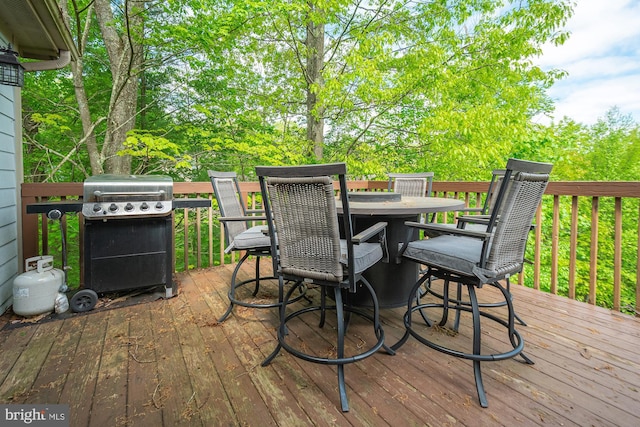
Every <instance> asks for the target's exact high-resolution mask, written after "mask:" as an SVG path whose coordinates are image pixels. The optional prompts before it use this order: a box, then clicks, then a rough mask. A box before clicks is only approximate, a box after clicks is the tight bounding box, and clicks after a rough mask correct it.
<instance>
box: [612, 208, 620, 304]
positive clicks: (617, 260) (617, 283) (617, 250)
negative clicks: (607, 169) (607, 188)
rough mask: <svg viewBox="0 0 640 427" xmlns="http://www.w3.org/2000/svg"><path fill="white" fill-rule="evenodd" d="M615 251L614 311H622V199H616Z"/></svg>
mask: <svg viewBox="0 0 640 427" xmlns="http://www.w3.org/2000/svg"><path fill="white" fill-rule="evenodd" d="M613 239H614V249H613V309H614V310H615V311H620V285H621V280H620V279H621V274H622V199H621V198H620V197H616V198H615V236H614V238H613Z"/></svg>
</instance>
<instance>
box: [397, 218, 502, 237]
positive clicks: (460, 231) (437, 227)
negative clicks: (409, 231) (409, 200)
mask: <svg viewBox="0 0 640 427" xmlns="http://www.w3.org/2000/svg"><path fill="white" fill-rule="evenodd" d="M404 225H406V226H407V227H413V228H419V229H420V230H427V231H435V232H437V233H440V234H455V235H458V236H467V237H476V238H479V239H487V238H489V237H491V233H485V232H484V231H474V230H467V229H464V228H452V227H447V226H446V225H442V224H433V223H427V224H422V223H420V222H413V221H407V222H405V223H404Z"/></svg>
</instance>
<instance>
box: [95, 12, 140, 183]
mask: <svg viewBox="0 0 640 427" xmlns="http://www.w3.org/2000/svg"><path fill="white" fill-rule="evenodd" d="M145 1H146V0H125V1H124V13H125V17H124V22H123V23H122V24H123V25H122V28H123V34H122V35H121V34H118V31H117V28H118V26H117V25H114V17H113V11H112V8H111V1H110V0H95V1H94V5H95V11H96V17H97V19H98V25H99V26H100V31H101V33H102V38H103V40H104V43H105V47H106V49H107V53H108V55H109V65H110V68H111V76H112V80H113V83H112V88H111V100H110V105H109V112H108V117H107V131H106V134H105V138H104V143H103V145H102V158H104V162H105V163H104V170H105V172H106V173H115V174H128V173H131V157H129V156H120V155H118V154H117V153H118V151H120V150H122V148H123V143H124V141H125V139H126V137H127V132H129V131H130V130H132V129H133V128H134V127H135V121H136V112H137V102H138V73H139V72H140V70H141V65H142V43H141V42H140V40H142V37H143V34H142V25H143V22H144V19H143V16H144V14H143V13H142V12H143V11H144V6H145Z"/></svg>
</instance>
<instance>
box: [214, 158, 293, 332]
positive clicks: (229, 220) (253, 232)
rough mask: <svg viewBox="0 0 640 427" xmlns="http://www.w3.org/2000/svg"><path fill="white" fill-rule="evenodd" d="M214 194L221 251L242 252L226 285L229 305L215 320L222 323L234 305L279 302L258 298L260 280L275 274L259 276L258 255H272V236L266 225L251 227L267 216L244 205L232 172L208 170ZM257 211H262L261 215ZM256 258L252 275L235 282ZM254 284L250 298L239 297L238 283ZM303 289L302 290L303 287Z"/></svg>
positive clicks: (262, 305)
mask: <svg viewBox="0 0 640 427" xmlns="http://www.w3.org/2000/svg"><path fill="white" fill-rule="evenodd" d="M208 173H209V178H210V179H211V185H212V186H213V193H214V194H215V197H216V201H217V202H218V209H219V210H220V217H218V220H219V221H220V222H221V223H222V224H223V225H224V231H225V236H224V237H225V242H226V245H227V247H226V248H225V250H224V253H230V252H231V251H240V252H244V254H243V255H242V257H241V258H240V261H238V263H237V264H236V267H235V269H234V270H233V274H232V275H231V284H230V287H229V293H228V297H229V307H228V308H227V311H225V313H224V314H223V315H222V316H221V317H220V318H219V319H218V322H224V321H225V320H226V318H227V317H228V316H229V315H230V314H231V312H232V311H233V307H234V305H239V306H242V307H251V308H273V307H278V305H279V302H277V301H275V299H272V302H269V301H267V302H265V301H264V298H260V299H257V298H255V297H257V296H258V292H259V291H260V281H261V280H266V279H275V277H274V276H264V277H261V276H260V258H262V257H264V256H271V239H270V238H269V235H268V234H267V233H266V229H267V227H266V225H255V226H251V223H252V222H254V221H258V222H264V221H265V220H266V217H265V216H264V211H262V210H250V209H247V208H246V206H247V205H246V203H245V201H244V198H243V197H242V192H241V191H240V184H239V183H238V177H237V175H236V173H235V172H218V171H213V170H210V171H208ZM258 214H262V215H261V216H260V215H258ZM250 256H254V257H256V269H255V276H254V277H253V278H251V279H247V280H243V281H240V282H238V281H237V276H238V272H239V271H240V268H241V267H242V264H243V263H244V262H245V261H246V260H247V259H248V258H249V257H250ZM248 284H254V289H253V292H252V295H251V296H252V297H251V298H240V297H238V295H237V290H238V288H240V287H241V286H245V285H248ZM302 290H303V291H304V289H302ZM302 297H303V293H302V294H300V295H297V296H296V298H295V299H294V300H293V301H297V300H298V299H300V298H302Z"/></svg>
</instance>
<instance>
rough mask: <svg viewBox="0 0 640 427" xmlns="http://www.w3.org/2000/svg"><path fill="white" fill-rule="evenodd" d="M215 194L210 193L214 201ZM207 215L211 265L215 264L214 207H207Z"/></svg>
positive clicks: (210, 198) (210, 197)
mask: <svg viewBox="0 0 640 427" xmlns="http://www.w3.org/2000/svg"><path fill="white" fill-rule="evenodd" d="M212 198H213V196H211V195H209V200H211V201H212V203H213V200H212ZM207 215H208V219H209V227H208V230H207V231H208V232H209V265H213V209H207Z"/></svg>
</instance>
